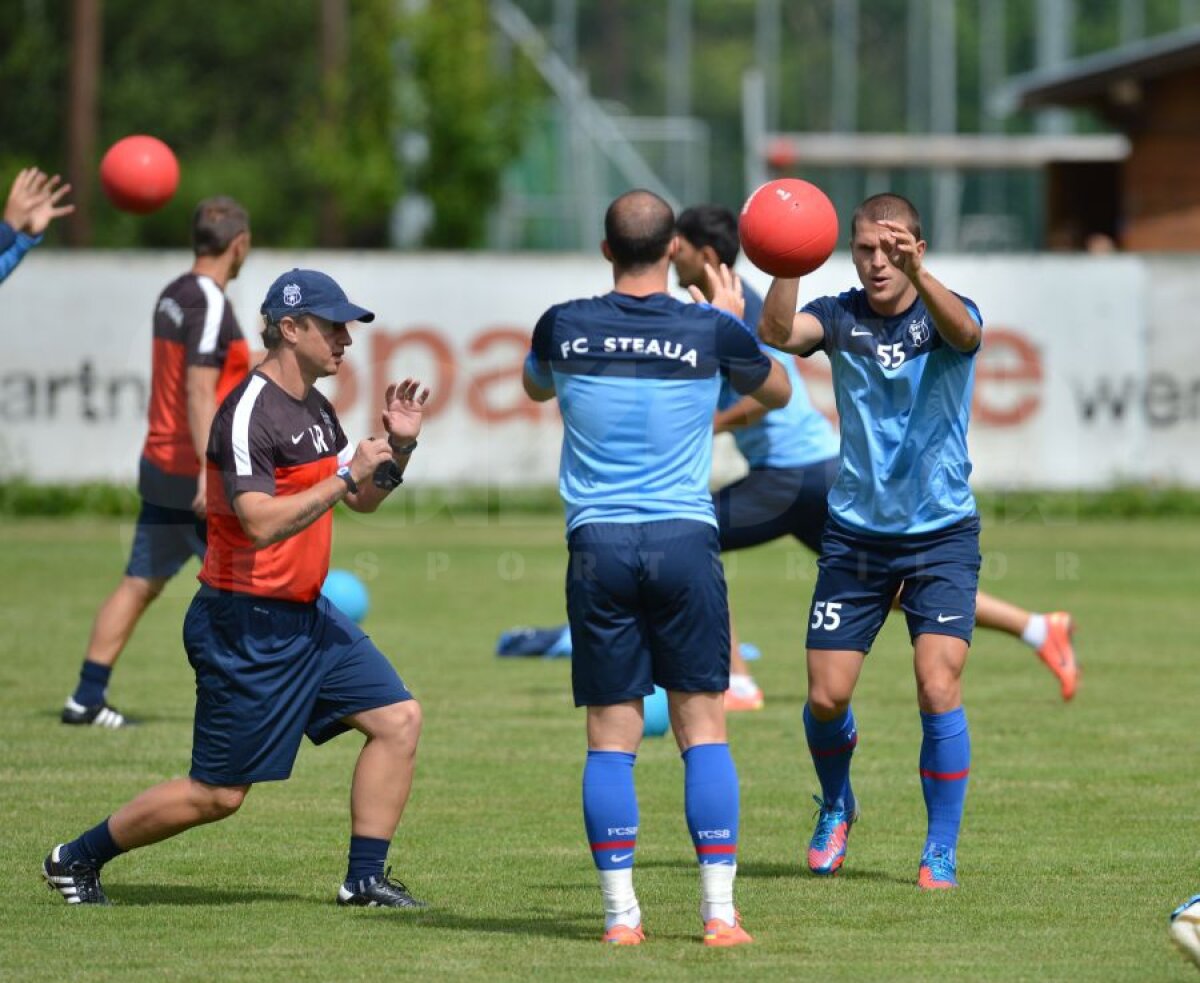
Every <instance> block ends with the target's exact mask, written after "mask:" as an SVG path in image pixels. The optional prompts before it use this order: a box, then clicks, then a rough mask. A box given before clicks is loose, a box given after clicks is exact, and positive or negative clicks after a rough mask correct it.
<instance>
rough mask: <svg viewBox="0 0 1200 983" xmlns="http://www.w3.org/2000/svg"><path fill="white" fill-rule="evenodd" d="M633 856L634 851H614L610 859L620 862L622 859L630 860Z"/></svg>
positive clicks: (616, 862)
mask: <svg viewBox="0 0 1200 983" xmlns="http://www.w3.org/2000/svg"><path fill="white" fill-rule="evenodd" d="M632 856H633V854H632V853H614V854H612V855H611V856H609V858H608V859H609V860H611V861H612V862H613V863H614V864H619V863H620V862H621V861H622V860H628V859H629V858H630V857H632Z"/></svg>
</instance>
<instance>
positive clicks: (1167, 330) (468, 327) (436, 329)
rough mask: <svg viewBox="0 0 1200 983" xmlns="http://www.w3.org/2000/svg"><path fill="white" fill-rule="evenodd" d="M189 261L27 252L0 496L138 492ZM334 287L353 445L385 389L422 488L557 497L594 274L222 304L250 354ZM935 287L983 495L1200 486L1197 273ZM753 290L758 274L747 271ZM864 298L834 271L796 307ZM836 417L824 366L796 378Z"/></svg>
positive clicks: (360, 280)
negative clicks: (404, 386)
mask: <svg viewBox="0 0 1200 983" xmlns="http://www.w3.org/2000/svg"><path fill="white" fill-rule="evenodd" d="M189 265H190V257H189V255H188V254H186V253H153V254H150V253H75V254H69V253H63V252H59V253H52V252H50V251H44V252H39V251H37V250H35V251H34V252H33V253H31V254H30V255H29V256H28V257H27V258H26V259H25V261H24V263H23V264H22V266H21V267H20V268H19V269H18V270H17V271H16V272H15V273H14V274H13V275H12V277H10V279H9V280H8V281H6V282H5V283H4V285H3V287H0V332H2V335H3V338H4V342H5V345H4V349H5V357H4V361H3V366H2V367H0V462H2V463H0V477H3V478H11V477H15V476H23V477H26V478H29V479H31V480H34V481H83V480H94V479H109V480H117V481H132V480H133V479H134V477H135V475H136V468H137V459H138V454H139V451H140V448H141V443H142V439H143V436H144V433H145V402H146V394H147V391H148V385H149V366H150V347H151V346H150V321H151V313H152V310H153V306H154V302H155V299H156V298H157V296H158V293H159V292H160V291H161V289H162V288H163V287H164V286H165V285H166V284H167V283H168V282H169V281H170V280H171V279H173V278H174V277H175V276H177V275H178V274H179V273H181V272H183V271H184V270H186V269H187V268H188V266H189ZM293 266H305V267H312V268H317V269H322V270H325V271H327V272H329V273H331V274H332V275H333V276H334V277H335V278H337V279H338V280H339V282H341V283H342V284H343V285H344V286H345V287H346V289H347V292H348V293H349V294H350V296H351V297H352V298H353V299H354V300H356V301H359V302H361V303H363V304H365V305H366V306H368V307H371V308H372V309H374V310H375V311H376V312H377V313H378V319H377V320H376V322H375V323H374V324H371V325H359V326H355V327H354V329H353V334H354V345H353V347H352V348H351V350H350V352H349V357H348V359H347V361H346V362H345V363H344V364H343V367H342V370H341V372H340V373H339V375H338V377H336V378H334V379H330V380H327V381H326V382H325V383H323V384H322V388H323V389H324V390H325V391H326V392H327V393H328V394H329V395H330V396H331V398H332V399H333V400H334V404H335V406H336V407H337V408H338V412H339V414H340V416H341V418H342V421H343V424H344V426H345V428H346V430H347V432H348V433H350V434H351V435H352V436H354V437H357V436H361V435H365V434H367V433H368V432H371V431H372V430H373V429H378V424H377V421H376V413H377V405H378V401H379V398H380V394H381V392H382V389H383V386H384V385H385V383H386V382H387V381H388V380H390V379H394V378H398V377H401V376H404V375H410V374H411V375H418V376H420V377H421V378H423V379H425V380H427V381H428V382H429V384H430V385H431V386H432V388H433V397H432V399H431V404H430V407H429V415H428V423H427V426H426V432H425V435H424V437H423V439H422V445H423V452H422V454H421V455H420V460H419V462H418V461H417V460H416V459H414V462H413V470H412V477H413V478H414V479H419V480H421V481H422V482H426V483H431V484H455V483H469V484H476V485H483V484H499V485H532V484H549V483H552V482H553V481H554V480H555V476H556V469H557V462H558V447H559V440H560V437H561V424H560V422H559V420H558V416H557V411H556V409H555V408H554V405H553V403H551V404H547V405H540V406H539V405H535V404H533V403H531V402H529V401H528V400H527V399H526V398H525V397H524V395H523V394H522V392H521V387H520V369H521V363H522V360H523V358H524V355H525V352H526V350H527V348H528V339H529V335H530V332H531V331H532V328H533V325H534V323H535V322H536V320H537V318H538V316H539V314H541V312H542V311H543V310H544V309H545V308H546V307H547V306H549V305H550V304H553V303H556V302H559V301H562V300H566V299H569V298H572V297H577V296H588V295H592V294H597V293H603V292H604V291H606V290H607V289H608V288H609V285H610V280H609V271H608V267H607V265H606V264H605V263H604V262H603V260H602V259H601V258H600V257H599V255H597V256H596V257H594V258H593V257H587V256H557V255H556V256H545V255H506V256H499V255H491V254H463V255H450V254H440V255H439V254H432V255H430V254H423V255H416V254H392V253H346V252H340V253H281V252H269V251H265V250H258V251H256V252H255V253H254V254H253V255H252V256H251V258H250V260H249V262H248V263H247V265H246V268H245V269H244V270H243V271H242V275H241V276H240V277H239V278H238V280H236V281H235V282H234V283H233V284H231V285H230V289H229V291H228V293H229V297H230V300H231V302H232V303H233V305H234V308H235V310H236V311H237V314H238V316H239V319H240V320H241V323H242V326H243V329H244V330H245V332H246V334H247V336H248V337H250V339H251V343H252V345H255V344H257V331H258V314H257V311H258V305H259V303H260V302H261V300H262V297H263V295H264V293H265V291H266V287H267V285H268V284H269V283H270V282H271V280H272V279H273V278H274V277H275V276H276V275H277V274H279V273H281V272H283V271H285V270H287V269H290V268H291V267H293ZM929 266H930V269H931V270H932V271H933V272H934V273H935V274H936V275H937V276H938V277H939V278H940V279H941V280H942V281H943V282H945V283H946V284H947V285H949V286H951V287H952V288H953V289H955V290H957V291H958V292H959V293H962V294H965V295H967V296H969V297H971V298H972V299H974V300H975V301H976V302H977V303H978V305H979V307H980V309H981V310H982V312H983V315H984V321H985V329H986V330H985V343H984V349H983V351H982V352H981V354H980V356H979V363H978V372H977V381H976V393H975V406H974V416H973V422H972V438H971V446H972V457H973V460H974V462H975V483H976V485H977V486H978V487H981V488H984V487H1013V488H1015V487H1033V488H1096V487H1105V486H1108V485H1111V484H1114V483H1117V482H1121V481H1128V480H1138V481H1142V480H1153V481H1173V482H1178V483H1183V484H1188V485H1194V486H1200V461H1197V460H1196V455H1195V454H1194V448H1195V447H1196V446H1197V437H1198V436H1200V421H1198V417H1200V412H1198V403H1200V371H1198V370H1197V369H1196V368H1195V366H1197V365H1198V364H1200V358H1198V356H1200V333H1197V332H1196V331H1194V330H1193V329H1191V327H1190V325H1191V323H1192V321H1193V320H1194V314H1193V313H1192V312H1194V311H1195V310H1196V309H1197V305H1198V303H1200V287H1198V286H1197V281H1198V280H1200V278H1198V277H1197V276H1196V275H1195V273H1194V272H1193V267H1195V266H1196V263H1195V262H1194V261H1191V262H1188V261H1185V260H1159V259H1155V258H1151V259H1145V258H1141V257H1134V256H1113V257H1089V256H1072V257H1057V256H1028V257H965V256H944V257H937V256H931V257H930V259H929ZM743 272H744V274H745V275H746V277H747V279H748V280H749V281H750V282H751V283H753V284H754V285H755V286H757V287H759V288H760V289H765V287H766V284H767V282H768V281H767V279H766V278H765V277H764V276H763V275H762V274H761V273H759V272H758V271H756V270H753V269H746V270H744V271H743ZM854 284H855V280H854V274H853V270H852V268H851V267H850V264H849V262H848V260H847V257H846V256H845V255H844V254H840V255H836V256H835V257H834V258H833V259H832V260H831V261H830V263H828V264H826V266H825V267H824V268H823V269H821V270H819V271H817V273H815V274H813V275H812V276H810V277H807V278H805V280H804V282H803V284H802V297H814V296H818V295H820V294H825V293H838V292H840V291H841V290H844V289H846V288H848V287H849V286H851V285H854ZM802 370H803V372H804V375H805V378H806V380H807V381H808V383H809V385H810V388H811V390H812V395H813V399H814V402H815V403H816V404H817V405H818V406H820V407H822V408H823V409H825V410H827V411H829V412H830V413H832V402H833V401H832V394H831V392H830V390H829V378H828V363H827V362H826V361H825V360H824V359H823V357H821V356H817V357H815V358H813V359H809V360H804V361H803V363H802Z"/></svg>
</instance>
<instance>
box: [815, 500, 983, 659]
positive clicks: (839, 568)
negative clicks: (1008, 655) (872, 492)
mask: <svg viewBox="0 0 1200 983" xmlns="http://www.w3.org/2000/svg"><path fill="white" fill-rule="evenodd" d="M979 564H980V556H979V518H978V516H973V517H971V518H969V519H964V520H963V521H961V522H957V523H955V524H954V525H952V526H948V527H947V528H945V529H938V530H935V531H934V532H929V533H922V534H920V535H917V536H904V537H897V536H889V537H885V536H870V535H867V534H865V533H859V532H854V531H852V530H850V529H847V528H846V527H845V526H842V525H839V524H838V523H837V522H835V521H834V520H832V519H830V521H829V525H828V526H827V527H826V529H825V538H824V540H822V544H821V559H820V560H819V561H818V563H817V568H818V573H817V586H816V587H815V588H814V589H813V603H812V607H811V608H810V609H809V621H808V647H809V648H810V649H834V650H844V651H848V652H869V651H870V650H871V645H872V644H873V643H874V641H875V636H876V635H878V634H879V629H880V628H882V627H883V622H884V620H885V619H886V618H887V616H888V611H890V610H891V606H892V600H893V599H894V598H895V597H896V592H897V591H899V592H900V607H901V609H902V610H903V611H904V614H905V617H906V618H907V620H908V634H909V638H911V639H916V637H917V636H918V635H927V634H928V635H953V636H954V637H956V638H961V639H963V640H965V641H966V642H967V643H968V644H970V642H971V634H972V632H973V631H974V628H975V594H976V592H977V591H978V589H979Z"/></svg>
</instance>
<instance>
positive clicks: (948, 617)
mask: <svg viewBox="0 0 1200 983" xmlns="http://www.w3.org/2000/svg"><path fill="white" fill-rule="evenodd" d="M961 617H962V615H961V614H939V615H938V624H939V625H944V624H945V623H946V622H947V621H957V620H958V619H959V618H961Z"/></svg>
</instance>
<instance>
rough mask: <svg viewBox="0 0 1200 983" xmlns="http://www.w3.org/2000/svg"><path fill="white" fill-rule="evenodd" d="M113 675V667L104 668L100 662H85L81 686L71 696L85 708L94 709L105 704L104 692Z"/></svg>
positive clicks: (80, 681)
mask: <svg viewBox="0 0 1200 983" xmlns="http://www.w3.org/2000/svg"><path fill="white" fill-rule="evenodd" d="M111 675H112V666H102V665H100V663H99V662H89V661H87V660H86V659H85V660H84V662H83V668H82V669H80V670H79V685H78V686H76V687H75V692H74V693H73V694H72V695H71V699H73V700H74V701H75V702H76V703H78V704H80V705H81V706H85V707H94V706H97V705H98V704H100V703H103V702H104V691H105V690H106V689H107V688H108V677H109V676H111Z"/></svg>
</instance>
